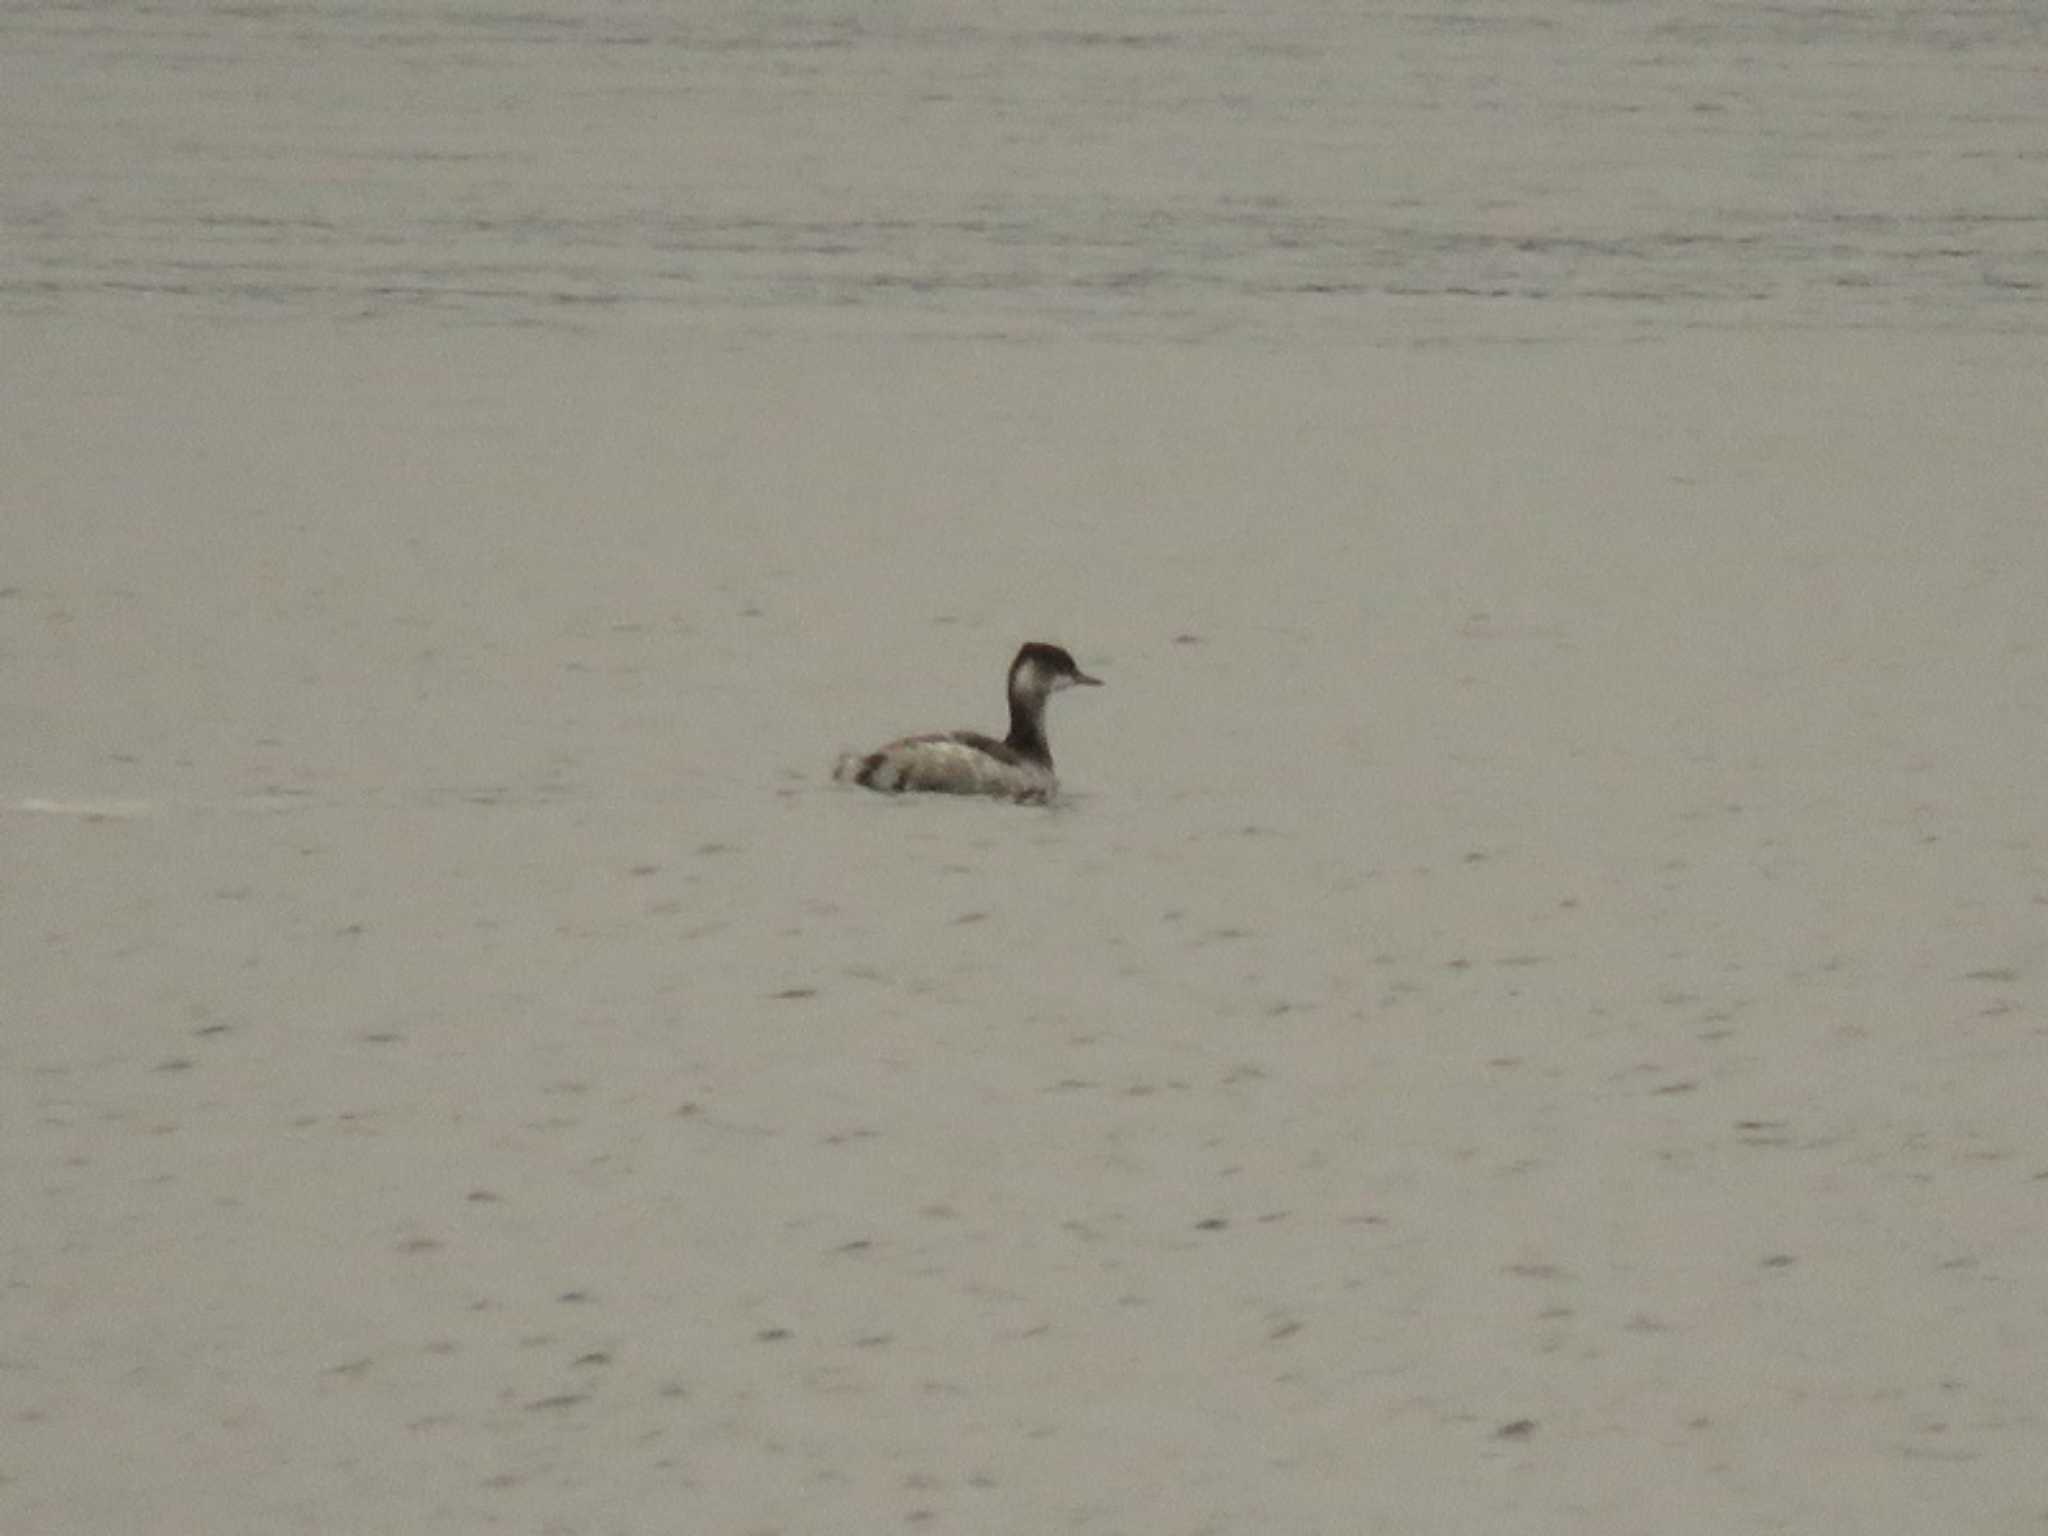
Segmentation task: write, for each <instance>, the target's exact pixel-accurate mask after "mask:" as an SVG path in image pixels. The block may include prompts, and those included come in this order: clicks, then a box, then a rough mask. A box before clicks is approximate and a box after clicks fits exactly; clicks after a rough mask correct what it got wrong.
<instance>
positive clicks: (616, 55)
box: [0, 0, 2048, 341]
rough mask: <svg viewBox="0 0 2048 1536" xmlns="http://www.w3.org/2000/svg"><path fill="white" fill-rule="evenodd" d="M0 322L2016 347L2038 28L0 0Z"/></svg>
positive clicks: (1854, 20) (1223, 9) (1171, 2)
mask: <svg viewBox="0 0 2048 1536" xmlns="http://www.w3.org/2000/svg"><path fill="white" fill-rule="evenodd" d="M0 139H4V142H5V144H6V146H7V148H6V153H5V156H4V159H0V312H14V313H22V312H30V313H45V314H47V313H51V312H56V313H60V314H67V315H69V314H80V315H88V314H89V315H108V314H114V315H118V314H120V313H122V312H124V311H128V310H130V309H131V308H133V307H137V306H147V307H149V308H150V309H151V310H153V311H157V312H162V311H175V312H180V313H185V312H189V313H191V314H194V315H198V316H213V317H220V318H224V319H234V320H245V319H262V318H265V317H273V316H285V317H289V316H324V317H371V318H380V319H381V318H409V319H410V320H412V321H415V322H420V323H426V324H429V325H438V324H463V325H469V324H491V325H504V324H517V325H542V326H551V325H574V326H578V327H585V328H588V327H593V326H596V327H603V326H612V325H621V324H624V325H633V326H640V325H646V324H660V323H672V322H676V321H703V320H713V321H717V322H719V323H729V324H737V325H739V326H741V327H742V328H745V329H749V330H755V331H761V332H767V333H785V334H809V333H816V332H818V331H820V330H846V329H862V330H877V329H878V330H884V331H892V332H899V333H901V332H908V333H926V332H931V333H965V334H974V335H986V336H1001V337H1023V338H1028V337H1039V336H1056V335H1108V336H1114V337H1137V338H1168V339H1195V338H1203V337H1211V336H1225V337H1233V338H1249V339H1269V340H1272V339H1277V340H1282V341H1287V340H1301V339H1305V338H1308V337H1312V336H1342V337H1348V336H1355V337H1361V338H1367V339H1373V338H1379V339H1404V340H1458V339H1470V338H1529V337H1551V336H1602V337H1633V336H1640V335H1650V334H1657V333H1664V332H1669V331H1672V330H1676V329H1683V328H1690V327H1711V328H1719V329H1752V328H1773V329H1785V328H1818V329H1843V328H1882V329H1891V330H1945V331H1970V332H2026V333H2040V332H2042V331H2043V330H2048V8H2044V7H2042V6H2039V5H2035V4H2031V3H2026V0H2014V3H2004V4H1965V5H1956V6H1944V7H1935V6H1924V5H1912V4H1902V3H1897V0H1873V3H1869V4H1840V3H1821V0H1785V3H1761V0H1734V3H1723V4H1715V5H1700V4H1684V5H1678V4H1666V5H1654V4H1621V3H1613V0H1521V3H1516V0H1490V3H1488V0H1475V3H1469V4H1463V5H1457V4H1423V3H1419V0H1406V3H1402V4H1371V3H1365V4H1359V3H1345V4H1339V3H1334V0H1292V3H1287V0H1283V3H1280V4H1274V3H1272V0H1008V3H996V4H988V5H978V6H961V5H959V4H957V3H955V0H894V3H891V0H864V3H861V4H852V3H845V0H781V3H776V0H707V3H701V4H672V5H653V4H648V3H645V0H629V3H617V4H588V3H569V0H466V3H449V4H438V5H437V4H413V3H403V4H401V3H386V0H278V3H268V0H238V3H231V4H212V5H204V4H171V3H153V4H130V5H106V4H95V3H83V0H78V3H68V4H65V3H15V4H10V5H8V6H7V7H6V8H5V10H4V11H0Z"/></svg>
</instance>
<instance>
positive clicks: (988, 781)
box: [832, 641, 1102, 802]
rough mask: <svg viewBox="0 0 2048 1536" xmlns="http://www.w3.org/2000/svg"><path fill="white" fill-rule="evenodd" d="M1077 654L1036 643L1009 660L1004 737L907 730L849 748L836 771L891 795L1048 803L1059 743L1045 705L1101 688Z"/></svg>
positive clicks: (851, 781) (845, 779) (842, 778)
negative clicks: (1050, 731) (1050, 737)
mask: <svg viewBox="0 0 2048 1536" xmlns="http://www.w3.org/2000/svg"><path fill="white" fill-rule="evenodd" d="M1101 682H1102V679H1100V678H1098V677H1090V676H1089V675H1088V674H1087V673H1085V672H1083V671H1082V670H1081V669H1080V668H1079V667H1078V666H1076V665H1075V664H1074V658H1073V657H1072V656H1070V655H1068V654H1067V653H1066V652H1065V651H1063V650H1061V649H1060V648H1059V647H1058V646H1056V645H1045V644H1041V643H1039V642H1037V641H1033V642H1032V643H1031V644H1029V645H1027V646H1025V647H1024V648H1023V649H1022V650H1020V651H1018V652H1017V657H1016V659H1015V660H1014V661H1012V662H1011V663H1010V679H1009V695H1010V734H1009V735H1007V736H1005V737H1004V738H1003V739H1002V740H1001V741H997V740H996V739H995V738H994V737H993V736H984V735H982V734H981V733H980V732H979V731H942V732H937V733H935V734H933V735H929V736H905V737H904V738H903V739H902V740H900V741H892V742H890V743H889V744H888V745H887V746H886V747H882V748H879V749H878V750H876V751H873V752H868V753H865V754H862V753H854V752H849V753H847V754H846V755H845V756H844V757H842V758H840V759H839V765H838V767H836V768H834V769H833V770H832V777H833V778H835V779H838V780H840V781H841V782H842V783H848V784H862V785H865V786H866V787H867V788H869V789H878V790H881V791H883V792H884V793H887V794H898V793H901V792H902V791H904V790H931V791H936V792H938V793H941V794H949V795H997V796H1000V797H1002V798H1003V799H1005V800H1023V801H1039V802H1043V801H1047V800H1050V799H1052V797H1053V796H1054V795H1055V794H1057V793H1058V792H1059V779H1058V778H1057V777H1056V776H1055V775H1054V773H1053V767H1052V749H1051V747H1049V746H1048V745H1047V744H1046V740H1045V704H1046V700H1048V699H1050V698H1051V697H1052V696H1053V695H1054V694H1055V693H1058V692H1059V691H1060V690H1061V689H1062V688H1072V687H1074V686H1076V685H1077V684H1087V685H1089V686H1091V687H1099V686H1100V685H1101Z"/></svg>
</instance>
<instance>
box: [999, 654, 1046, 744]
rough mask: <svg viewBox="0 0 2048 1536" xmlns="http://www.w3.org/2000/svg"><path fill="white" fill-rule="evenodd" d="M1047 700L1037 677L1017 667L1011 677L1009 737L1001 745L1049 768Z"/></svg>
mask: <svg viewBox="0 0 2048 1536" xmlns="http://www.w3.org/2000/svg"><path fill="white" fill-rule="evenodd" d="M1034 684H1036V685H1037V686H1034ZM1046 698H1047V691H1046V689H1045V687H1044V685H1043V684H1042V683H1039V680H1038V678H1037V676H1036V674H1034V673H1031V672H1028V671H1026V670H1025V669H1024V668H1021V667H1020V668H1019V669H1018V670H1017V671H1016V672H1013V673H1012V674H1011V675H1010V734H1009V736H1008V737H1007V738H1005V740H1004V742H1003V745H1005V746H1006V747H1008V748H1009V749H1010V750H1011V751H1013V752H1017V753H1020V754H1022V755H1023V756H1025V757H1028V758H1030V759H1031V761H1032V762H1034V763H1043V764H1044V765H1045V766H1046V767H1048V768H1050V767H1051V766H1052V748H1051V747H1049V746H1047V745H1046V741H1045V701H1046Z"/></svg>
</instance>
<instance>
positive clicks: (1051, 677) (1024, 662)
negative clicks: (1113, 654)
mask: <svg viewBox="0 0 2048 1536" xmlns="http://www.w3.org/2000/svg"><path fill="white" fill-rule="evenodd" d="M1081 684H1085V685H1087V686H1088V687H1090V688H1100V687H1101V686H1102V679H1101V678H1099V677H1090V676H1089V675H1088V674H1087V673H1086V672H1083V671H1082V670H1081V669H1080V667H1078V666H1077V665H1075V663H1074V658H1073V657H1072V656H1070V655H1068V654H1067V653H1066V652H1065V651H1064V650H1062V649H1060V647H1058V646H1056V645H1047V644H1045V643H1044V642H1043V641H1039V640H1034V641H1032V642H1031V643H1030V644H1029V645H1027V646H1025V647H1024V648H1023V649H1022V650H1020V651H1018V652H1017V659H1016V660H1015V661H1013V662H1011V663H1010V692H1011V694H1012V695H1016V694H1020V693H1022V694H1031V695H1036V696H1037V697H1038V698H1041V699H1042V698H1044V697H1045V696H1046V695H1047V694H1051V693H1058V692H1059V691H1060V690H1061V689H1062V688H1072V687H1075V686H1077V685H1081Z"/></svg>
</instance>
